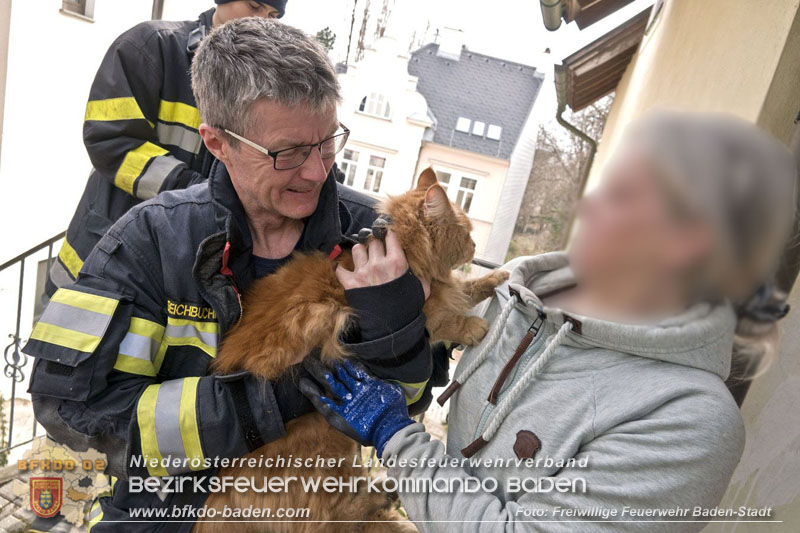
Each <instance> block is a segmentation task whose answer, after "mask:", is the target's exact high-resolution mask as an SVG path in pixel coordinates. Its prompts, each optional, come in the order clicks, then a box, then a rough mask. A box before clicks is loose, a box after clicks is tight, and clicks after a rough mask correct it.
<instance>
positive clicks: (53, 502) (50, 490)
mask: <svg viewBox="0 0 800 533" xmlns="http://www.w3.org/2000/svg"><path fill="white" fill-rule="evenodd" d="M63 488H64V480H63V479H61V478H60V477H32V478H30V489H31V510H33V512H34V513H36V514H37V515H38V516H41V517H42V518H51V517H53V516H55V515H57V514H58V511H60V510H61V502H62V501H63V499H62V495H63Z"/></svg>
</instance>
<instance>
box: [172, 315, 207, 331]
mask: <svg viewBox="0 0 800 533" xmlns="http://www.w3.org/2000/svg"><path fill="white" fill-rule="evenodd" d="M167 325H169V326H179V327H182V326H192V327H194V328H196V329H197V331H202V332H203V333H218V332H219V324H217V323H216V322H210V321H202V320H189V319H186V318H172V317H167Z"/></svg>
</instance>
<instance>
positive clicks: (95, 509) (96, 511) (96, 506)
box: [88, 501, 103, 521]
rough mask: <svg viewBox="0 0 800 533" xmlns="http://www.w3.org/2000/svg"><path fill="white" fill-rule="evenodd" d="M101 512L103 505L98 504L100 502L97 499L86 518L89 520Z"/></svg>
mask: <svg viewBox="0 0 800 533" xmlns="http://www.w3.org/2000/svg"><path fill="white" fill-rule="evenodd" d="M102 512H103V507H102V506H101V505H100V502H99V501H97V502H95V504H94V506H93V507H92V512H90V513H89V518H88V520H90V521H91V520H92V519H94V518H97V517H98V516H100V513H102Z"/></svg>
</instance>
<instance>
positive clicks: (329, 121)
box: [215, 100, 339, 220]
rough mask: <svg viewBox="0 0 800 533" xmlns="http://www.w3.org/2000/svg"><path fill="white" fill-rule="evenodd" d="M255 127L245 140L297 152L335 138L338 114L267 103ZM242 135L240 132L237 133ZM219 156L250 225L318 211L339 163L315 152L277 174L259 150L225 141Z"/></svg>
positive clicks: (259, 108)
mask: <svg viewBox="0 0 800 533" xmlns="http://www.w3.org/2000/svg"><path fill="white" fill-rule="evenodd" d="M252 114H253V124H255V125H256V126H254V127H253V128H252V129H251V131H248V132H244V137H246V138H247V139H249V140H251V141H253V142H255V143H257V144H259V145H260V146H262V147H264V148H267V149H268V150H270V151H273V152H276V151H278V150H284V149H287V148H292V147H294V146H302V145H309V144H314V143H319V142H321V141H323V140H325V139H327V138H329V137H331V136H332V135H334V134H335V133H336V130H337V129H338V126H339V121H338V119H337V116H336V109H335V108H334V109H331V110H330V111H326V112H314V111H311V110H310V109H308V108H307V107H305V106H298V107H287V106H284V105H281V104H277V103H273V102H269V101H266V100H262V101H259V102H257V103H256V104H255V105H254V106H253V108H252ZM237 133H238V132H237ZM222 143H223V146H222V147H221V148H222V149H221V150H219V152H220V154H215V155H217V157H219V159H221V160H222V162H223V163H225V166H226V167H227V168H228V172H229V173H230V175H231V181H232V182H233V185H234V188H235V189H236V192H237V193H238V195H239V199H240V200H241V201H242V204H243V205H244V207H245V211H246V212H247V214H248V216H249V217H250V219H251V220H252V219H256V218H260V217H284V218H291V219H297V220H299V219H303V218H306V217H309V216H311V214H312V213H313V212H314V210H315V209H316V208H317V202H318V200H319V194H320V191H321V190H322V185H323V184H324V183H325V180H326V178H327V176H328V173H329V172H330V170H331V167H332V166H333V163H334V158H333V157H330V158H322V157H321V154H320V151H319V149H318V148H313V149H312V150H311V153H310V154H309V156H308V159H306V161H305V162H304V163H303V164H302V165H300V166H299V167H297V168H292V169H289V170H275V166H274V164H273V159H272V158H271V157H269V156H267V155H265V154H263V153H261V152H260V151H258V150H256V149H255V148H253V147H251V146H248V145H246V144H245V143H242V142H240V143H238V145H237V146H236V147H235V148H234V147H231V146H230V144H229V143H228V141H222Z"/></svg>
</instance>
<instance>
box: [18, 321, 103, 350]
mask: <svg viewBox="0 0 800 533" xmlns="http://www.w3.org/2000/svg"><path fill="white" fill-rule="evenodd" d="M31 339H33V340H37V341H42V342H47V343H50V344H56V345H58V346H63V347H64V348H70V349H72V350H77V351H79V352H86V353H91V352H94V350H95V348H97V346H98V345H99V344H100V337H96V336H94V335H87V334H86V333H81V332H80V331H74V330H71V329H66V328H62V327H59V326H54V325H53V324H45V323H44V322H41V321H39V322H37V323H36V326H34V328H33V333H31Z"/></svg>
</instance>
